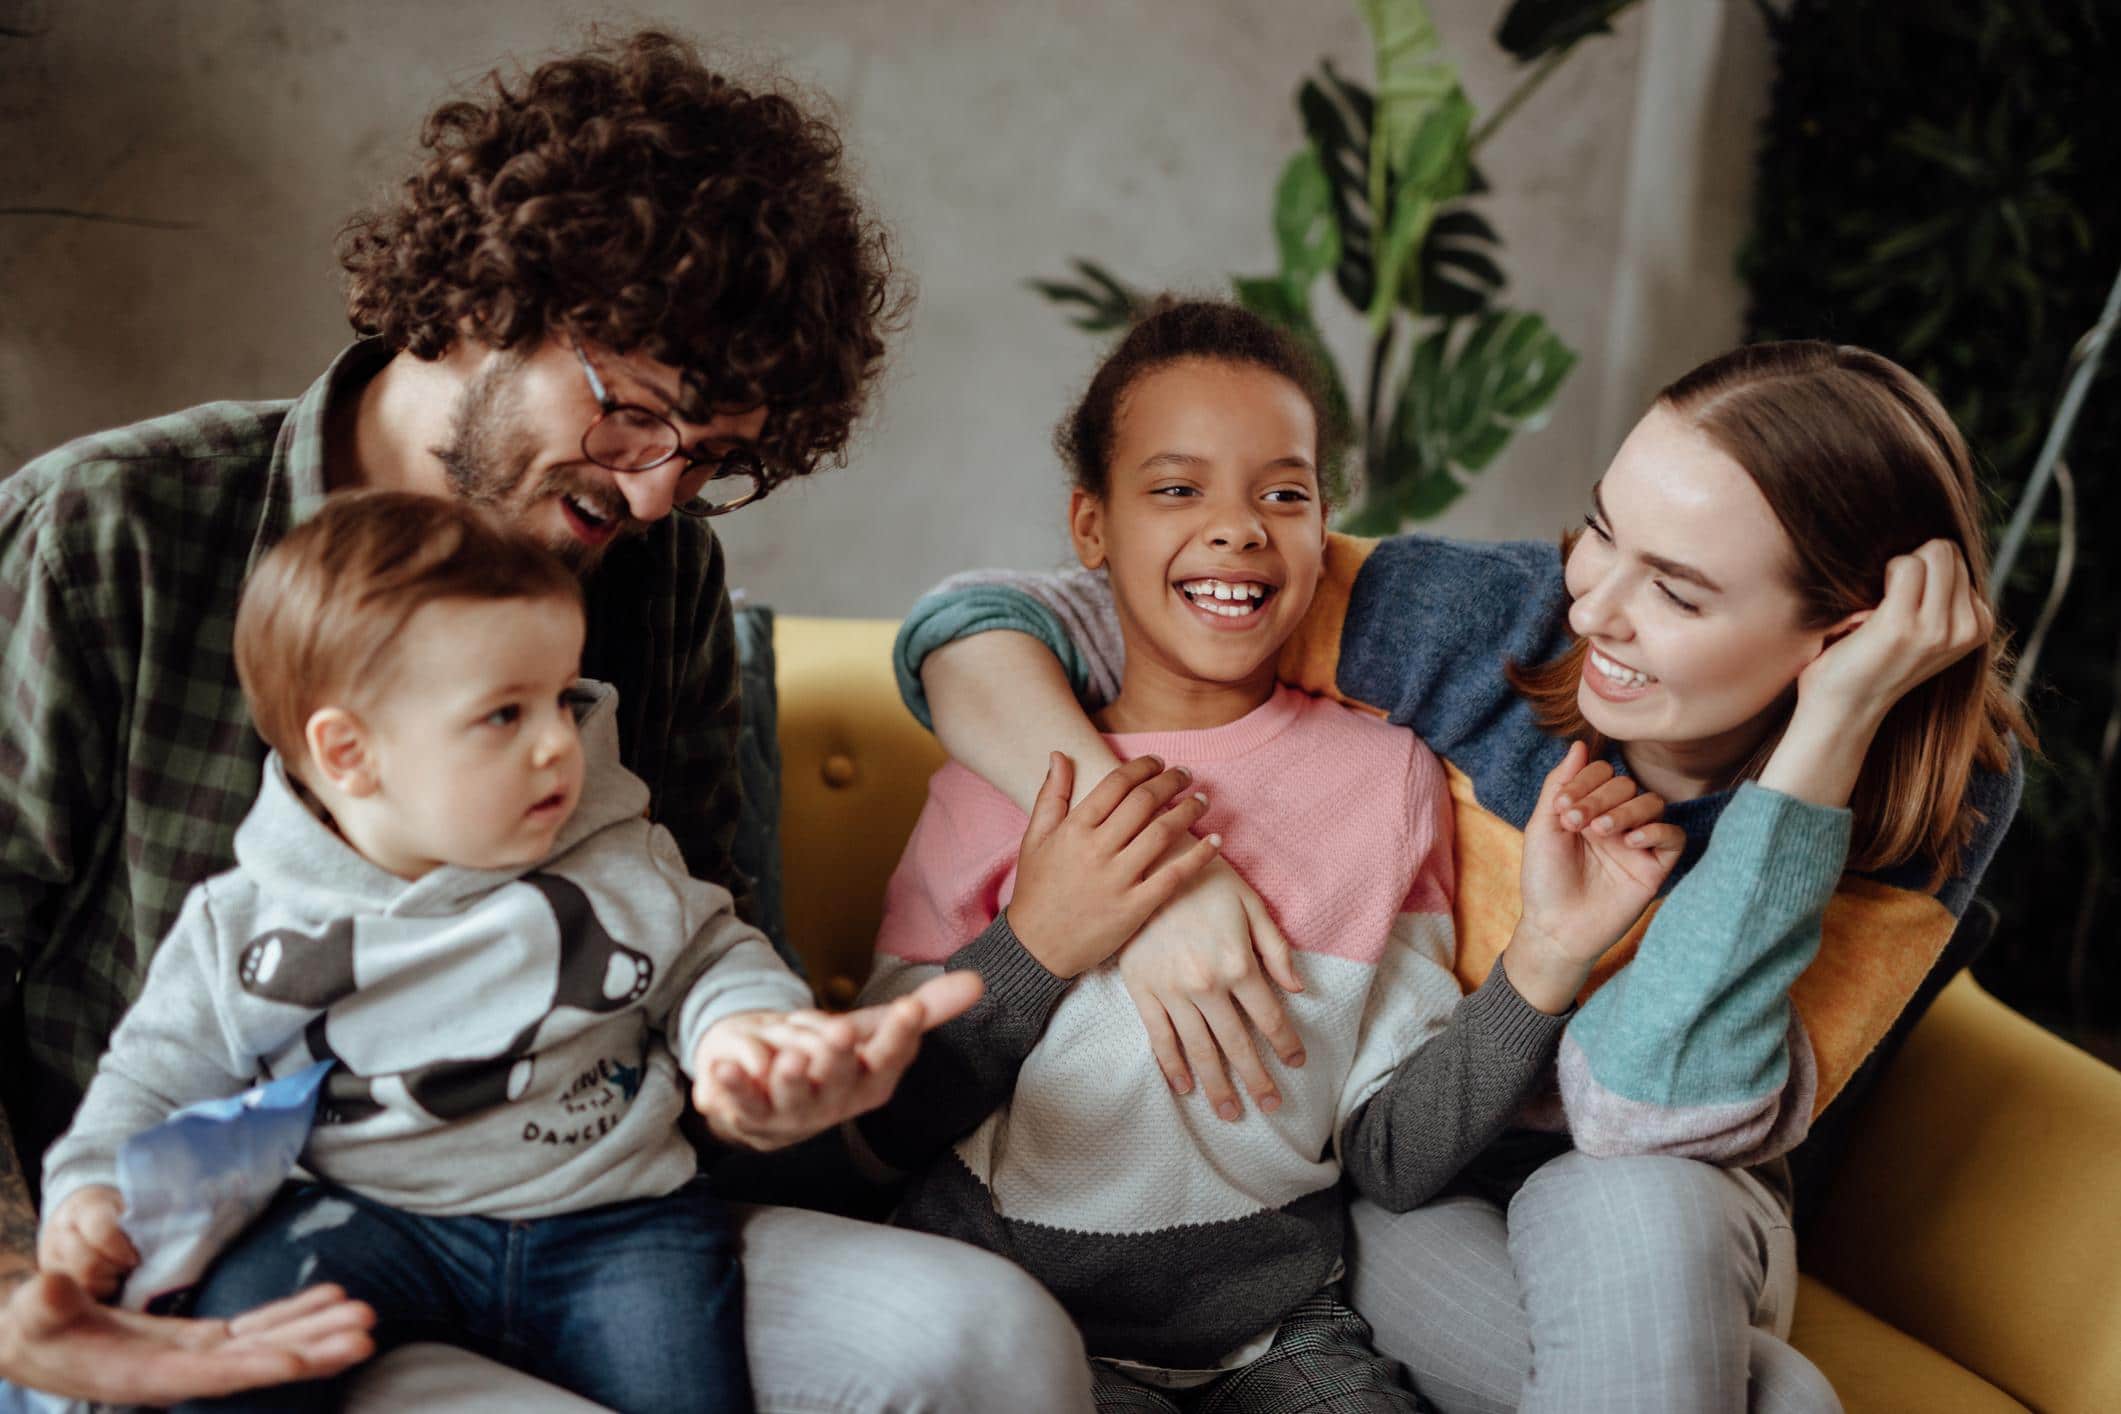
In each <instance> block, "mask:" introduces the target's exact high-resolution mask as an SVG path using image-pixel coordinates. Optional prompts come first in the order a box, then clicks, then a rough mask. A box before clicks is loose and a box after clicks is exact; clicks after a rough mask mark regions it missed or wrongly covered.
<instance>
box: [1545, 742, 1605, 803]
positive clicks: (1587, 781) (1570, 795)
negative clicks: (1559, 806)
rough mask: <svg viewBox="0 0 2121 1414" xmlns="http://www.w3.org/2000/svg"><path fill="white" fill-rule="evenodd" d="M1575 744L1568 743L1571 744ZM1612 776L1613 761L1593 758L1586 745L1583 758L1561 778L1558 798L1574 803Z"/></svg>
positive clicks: (1572, 743) (1564, 758) (1565, 758)
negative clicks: (1571, 770) (1572, 769)
mask: <svg viewBox="0 0 2121 1414" xmlns="http://www.w3.org/2000/svg"><path fill="white" fill-rule="evenodd" d="M1575 744H1576V743H1574V742H1571V743H1570V745H1572V746H1573V745H1575ZM1562 760H1563V761H1567V760H1568V758H1567V757H1563V758H1562ZM1613 776H1614V771H1613V763H1612V762H1610V761H1607V760H1605V759H1603V758H1599V759H1597V760H1593V759H1592V757H1591V749H1590V748H1589V747H1588V746H1586V747H1584V749H1583V759H1582V760H1581V761H1579V762H1578V763H1577V765H1576V769H1575V770H1574V771H1573V772H1570V773H1569V774H1567V775H1564V776H1563V777H1562V778H1561V797H1560V799H1561V801H1565V802H1568V803H1569V804H1574V803H1575V802H1576V801H1579V800H1581V799H1583V798H1584V797H1585V796H1586V795H1589V794H1590V793H1591V792H1592V791H1594V790H1597V789H1598V788H1599V787H1600V786H1602V785H1604V784H1605V783H1606V782H1607V781H1610V780H1611V779H1613ZM1557 803H1558V802H1557Z"/></svg>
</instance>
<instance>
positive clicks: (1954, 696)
mask: <svg viewBox="0 0 2121 1414" xmlns="http://www.w3.org/2000/svg"><path fill="white" fill-rule="evenodd" d="M1657 403H1658V405H1659V406H1661V407H1663V408H1664V409H1666V410H1667V411H1668V412H1671V413H1674V414H1676V415H1677V416H1678V417H1680V418H1682V419H1683V420H1685V422H1686V423H1687V424H1688V425H1689V426H1691V427H1693V428H1694V429H1695V430H1696V431H1698V432H1700V433H1702V434H1703V435H1704V436H1706V437H1707V438H1708V439H1709V441H1710V442H1712V443H1714V444H1715V446H1716V447H1717V449H1718V450H1720V451H1722V452H1723V453H1724V454H1725V455H1726V456H1728V457H1730V458H1731V460H1733V461H1735V462H1737V463H1738V465H1739V466H1741V467H1743V468H1744V469H1745V471H1746V474H1747V475H1749V476H1751V477H1752V478H1753V482H1754V484H1755V485H1757V486H1758V487H1759V488H1760V491H1761V494H1762V495H1764V496H1765V497H1766V498H1767V503H1768V506H1769V508H1770V509H1772V510H1773V511H1774V513H1775V518H1776V519H1777V520H1778V521H1780V522H1781V523H1782V528H1783V530H1784V532H1785V533H1787V534H1788V536H1789V539H1790V547H1791V550H1792V552H1793V554H1792V564H1791V570H1790V575H1791V582H1792V588H1794V589H1795V590H1796V592H1797V596H1798V599H1799V602H1800V604H1801V609H1800V612H1801V614H1802V615H1803V622H1804V624H1805V626H1806V627H1808V628H1819V627H1824V626H1826V625H1828V624H1831V623H1835V622H1837V621H1838V620H1840V619H1842V618H1843V617H1845V616H1847V615H1848V614H1851V613H1854V612H1855V611H1857V610H1859V609H1868V608H1872V607H1875V606H1876V605H1877V603H1878V602H1879V599H1880V597H1881V596H1882V595H1883V593H1884V588H1885V565H1886V561H1888V560H1890V559H1892V558H1893V557H1894V556H1896V555H1904V554H1908V553H1910V552H1912V551H1914V550H1915V549H1917V548H1919V547H1920V546H1921V545H1922V544H1923V543H1924V542H1926V541H1929V540H1934V539H1940V538H1941V539H1947V540H1950V541H1952V542H1954V543H1955V544H1957V545H1958V546H1959V548H1960V550H1961V551H1962V552H1963V553H1964V554H1965V556H1966V564H1967V568H1968V570H1969V571H1970V572H1971V573H1972V577H1973V587H1974V592H1975V593H1977V594H1980V595H1983V596H1984V597H1985V596H1986V595H1987V592H1988V543H1987V537H1986V535H1985V534H1984V533H1983V531H1982V521H1981V516H1980V511H1979V499H1978V493H1977V491H1976V489H1975V485H1974V468H1973V460H1972V458H1971V457H1970V456H1969V455H1968V453H1967V449H1966V441H1965V439H1964V438H1962V437H1961V436H1960V435H1959V429H1958V428H1957V427H1955V426H1954V425H1953V423H1952V419H1951V415H1950V414H1949V413H1947V412H1946V411H1945V410H1944V405H1943V404H1942V403H1940V402H1938V401H1937V398H1936V395H1935V394H1933V393H1931V392H1930V390H1929V389H1928V388H1926V387H1924V386H1923V385H1922V382H1921V380H1919V379H1917V378H1916V377H1915V376H1914V375H1913V374H1911V373H1909V372H1908V371H1907V370H1906V369H1904V368H1902V367H1900V365H1898V364H1896V363H1894V362H1893V361H1892V360H1890V359H1887V358H1883V357H1880V356H1879V355H1877V354H1874V353H1871V352H1869V351H1867V350H1864V349H1859V348H1853V347H1850V346H1848V345H1834V344H1828V343H1820V342H1816V341H1810V340H1803V341H1791V342H1787V343H1768V344H1753V345H1750V346H1748V347H1745V348H1740V349H1734V350H1733V351H1731V352H1730V353H1727V354H1724V355H1722V356H1721V357H1718V358H1713V359H1710V360H1709V361H1708V362H1707V363H1704V364H1702V365H1701V366H1700V367H1699V368H1696V369H1695V370H1694V371H1693V372H1691V373H1689V374H1687V375H1686V376H1685V377H1683V378H1681V379H1679V381H1678V382H1676V383H1673V384H1672V385H1671V386H1670V387H1668V388H1666V389H1665V390H1664V391H1663V392H1661V393H1659V394H1658V395H1657ZM1567 545H1568V542H1564V546H1563V553H1564V554H1566V553H1567ZM1585 649H1586V645H1585V643H1584V642H1583V641H1582V640H1581V639H1578V640H1577V641H1576V643H1575V644H1574V645H1572V646H1571V647H1570V648H1569V650H1568V651H1567V652H1566V653H1564V654H1562V655H1561V656H1560V657H1558V658H1556V659H1554V660H1553V661H1552V662H1549V663H1545V664H1541V665H1540V666H1538V667H1532V668H1526V667H1520V666H1518V665H1516V664H1512V665H1511V666H1510V668H1509V670H1508V671H1509V675H1510V681H1511V682H1512V683H1513V684H1514V685H1515V686H1516V687H1517V689H1518V691H1519V692H1521V693H1522V694H1524V696H1525V697H1526V698H1527V699H1528V700H1529V701H1530V702H1531V704H1532V708H1533V711H1534V713H1535V715H1536V716H1537V717H1538V719H1539V723H1540V725H1541V726H1542V727H1544V728H1546V729H1547V730H1548V731H1550V732H1553V733H1555V734H1557V735H1561V736H1583V737H1589V738H1592V739H1593V745H1594V746H1596V747H1602V745H1603V743H1602V742H1599V741H1597V740H1596V738H1597V736H1598V734H1597V733H1596V732H1595V731H1593V730H1592V729H1591V727H1590V724H1589V723H1587V722H1586V721H1585V720H1584V718H1583V715H1582V713H1581V711H1580V710H1579V709H1578V707H1577V696H1576V694H1577V687H1578V684H1579V683H1580V682H1581V681H1582V677H1583V660H1584V653H1585ZM2009 661H2010V653H2009V647H2008V642H2007V637H2006V635H2005V634H2004V632H2003V630H2002V629H2001V628H2000V627H1999V628H1998V629H1997V630H1996V631H1995V632H1994V633H1993V634H1992V635H1991V636H1990V639H1989V641H1988V642H1987V643H1984V644H1982V645H1981V646H1980V647H1979V648H1977V649H1975V650H1974V651H1973V652H1971V653H1969V654H1967V655H1966V656H1965V657H1964V658H1962V659H1960V660H1959V661H1958V662H1956V663H1954V664H1952V665H1951V666H1950V667H1948V668H1946V669H1945V670H1944V671H1943V672H1940V673H1938V674H1937V675H1936V676H1934V677H1932V678H1930V679H1929V680H1928V681H1926V682H1923V683H1920V684H1917V685H1916V686H1915V687H1914V688H1912V689H1910V690H1909V691H1908V693H1907V695H1906V696H1904V697H1902V698H1901V699H1900V701H1899V702H1898V703H1896V704H1895V705H1894V707H1893V708H1892V710H1891V711H1890V712H1889V713H1888V714H1887V716H1886V718H1885V721H1884V723H1883V725H1881V726H1880V727H1879V729H1878V735H1877V738H1876V739H1875V740H1874V741H1873V742H1872V744H1871V749H1870V752H1869V754H1868V755H1867V756H1865V758H1864V762H1863V770H1862V772H1861V774H1860V775H1859V776H1858V777H1857V781H1856V789H1855V793H1854V795H1853V796H1852V798H1851V799H1850V802H1849V805H1850V808H1851V810H1852V811H1853V813H1854V816H1855V821H1854V834H1853V837H1852V838H1851V840H1850V843H1849V867H1850V868H1852V869H1862V870H1875V869H1886V868H1891V867H1893V866H1896V865H1900V864H1904V863H1906V862H1908V861H1909V860H1912V859H1921V860H1924V861H1926V862H1927V863H1928V864H1929V865H1930V867H1931V882H1932V885H1933V886H1934V885H1935V884H1936V883H1939V882H1941V881H1942V880H1943V879H1944V878H1945V877H1947V876H1948V875H1949V874H1950V873H1951V872H1952V869H1953V867H1954V865H1955V864H1956V863H1957V861H1958V858H1959V855H1960V852H1961V850H1962V849H1964V847H1965V845H1966V843H1967V841H1968V839H1969V838H1971V836H1972V834H1973V830H1974V827H1975V824H1976V823H1977V822H1976V820H1975V819H1974V817H1973V813H1972V812H1971V811H1969V810H1967V809H1966V808H1965V803H1966V797H1967V789H1968V785H1969V783H1970V781H1971V779H1972V776H1973V770H1974V766H1975V764H1976V763H1979V764H1980V765H1981V766H1982V767H1983V768H1984V769H1987V770H1991V771H2004V770H2007V769H2008V768H2009V764H2010V757H2009V745H2008V742H2009V738H2010V737H2011V736H2016V737H2017V738H2018V739H2019V741H2021V742H2023V743H2024V744H2025V745H2026V747H2027V748H2028V749H2035V748H2037V745H2038V743H2037V741H2036V740H2035V738H2034V736H2033V733H2032V728H2031V726H2030V724H2029V723H2028V722H2027V720H2026V717H2025V714H2024V713H2023V712H2022V711H2021V710H2020V708H2019V706H2018V704H2017V703H2015V702H2014V701H2012V700H2011V696H2010V691H2009V688H2008V686H2007V682H2008V667H2009ZM1794 703H1795V694H1794V693H1793V694H1791V696H1790V700H1789V703H1788V704H1786V705H1785V706H1784V708H1783V715H1782V717H1781V720H1779V721H1777V722H1776V723H1775V725H1774V727H1773V728H1772V730H1770V731H1769V732H1768V734H1767V737H1766V739H1765V740H1763V741H1762V742H1761V744H1760V746H1759V748H1758V749H1757V750H1756V751H1755V752H1754V753H1753V755H1752V757H1751V758H1750V759H1749V760H1747V761H1746V762H1745V763H1744V764H1743V765H1742V766H1741V767H1740V768H1739V770H1738V772H1737V776H1736V778H1735V779H1736V780H1746V779H1749V778H1751V777H1753V776H1757V775H1758V774H1759V773H1760V771H1761V769H1762V768H1763V767H1765V766H1766V765H1767V761H1768V757H1769V756H1770V755H1772V754H1773V752H1774V749H1775V744H1776V743H1777V742H1778V741H1779V740H1780V739H1781V736H1782V730H1783V728H1784V727H1785V726H1787V725H1788V722H1789V716H1788V713H1789V710H1790V708H1791V707H1792V706H1794Z"/></svg>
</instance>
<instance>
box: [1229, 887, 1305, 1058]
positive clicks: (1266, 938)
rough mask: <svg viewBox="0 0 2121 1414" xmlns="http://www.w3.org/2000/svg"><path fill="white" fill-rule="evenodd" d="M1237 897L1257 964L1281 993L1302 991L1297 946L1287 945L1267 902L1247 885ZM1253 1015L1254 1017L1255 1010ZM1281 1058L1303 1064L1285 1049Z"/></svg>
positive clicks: (1302, 985)
mask: <svg viewBox="0 0 2121 1414" xmlns="http://www.w3.org/2000/svg"><path fill="white" fill-rule="evenodd" d="M1239 898H1240V901H1241V902H1242V903H1243V904H1244V907H1245V922H1247V923H1248V924H1250V925H1251V928H1252V951H1253V952H1255V953H1258V954H1259V964H1260V966H1262V967H1264V968H1266V969H1267V975H1268V976H1269V977H1271V978H1273V979H1274V985H1275V986H1277V987H1279V988H1281V989H1282V990H1283V991H1284V992H1301V991H1302V990H1303V989H1304V979H1303V978H1302V977H1300V976H1299V975H1297V971H1296V949H1294V948H1292V947H1290V946H1289V940H1288V939H1287V938H1285V937H1283V936H1282V931H1281V925H1280V924H1279V923H1276V922H1275V921H1274V915H1273V913H1271V912H1270V911H1269V910H1268V908H1267V901H1266V900H1265V899H1263V898H1261V897H1260V896H1259V895H1258V894H1256V893H1253V892H1252V891H1251V890H1250V889H1249V888H1248V889H1244V890H1242V891H1241V892H1240V894H1239ZM1277 1005H1279V1003H1277ZM1254 1016H1255V1019H1257V1013H1255V1014H1254ZM1267 1034H1268V1039H1270V1040H1272V1039H1273V1032H1271V1031H1269V1032H1268V1033H1267ZM1289 1034H1290V1038H1291V1039H1292V1040H1293V1039H1294V1038H1295V1032H1294V1031H1291V1032H1290V1033H1289ZM1300 1045H1301V1043H1299V1046H1300ZM1275 1049H1276V1050H1278V1051H1279V1050H1281V1043H1280V1042H1279V1041H1275ZM1281 1058H1282V1059H1283V1060H1285V1061H1288V1062H1289V1063H1290V1064H1291V1065H1302V1064H1303V1057H1302V1056H1301V1055H1300V1054H1299V1055H1298V1056H1297V1057H1296V1058H1295V1059H1293V1060H1292V1059H1290V1056H1289V1053H1288V1052H1287V1051H1282V1052H1281Z"/></svg>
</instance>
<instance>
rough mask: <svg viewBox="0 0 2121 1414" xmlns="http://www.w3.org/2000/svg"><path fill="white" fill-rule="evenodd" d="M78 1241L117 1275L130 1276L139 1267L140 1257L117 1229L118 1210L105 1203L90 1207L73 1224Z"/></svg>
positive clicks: (128, 1239) (121, 1231) (128, 1240)
mask: <svg viewBox="0 0 2121 1414" xmlns="http://www.w3.org/2000/svg"><path fill="white" fill-rule="evenodd" d="M75 1227H76V1229H77V1230H78V1231H79V1232H80V1234H81V1240H82V1241H83V1242H85V1243H87V1244H88V1246H89V1248H90V1250H92V1251H93V1252H95V1254H96V1255H97V1256H98V1257H100V1258H102V1259H103V1261H105V1262H106V1263H108V1264H109V1265H110V1266H111V1268H112V1269H113V1270H115V1271H119V1272H129V1271H131V1270H132V1269H133V1268H134V1267H137V1266H139V1265H140V1254H139V1252H138V1251H136V1250H135V1249H134V1247H133V1244H132V1239H131V1238H129V1237H127V1236H126V1235H125V1229H123V1228H121V1227H119V1226H118V1210H117V1209H116V1208H113V1207H111V1206H109V1205H108V1204H104V1203H96V1204H92V1205H91V1206H90V1207H89V1208H88V1209H87V1210H86V1211H84V1212H83V1213H82V1214H81V1215H80V1217H79V1218H78V1219H77V1220H76V1222H75Z"/></svg>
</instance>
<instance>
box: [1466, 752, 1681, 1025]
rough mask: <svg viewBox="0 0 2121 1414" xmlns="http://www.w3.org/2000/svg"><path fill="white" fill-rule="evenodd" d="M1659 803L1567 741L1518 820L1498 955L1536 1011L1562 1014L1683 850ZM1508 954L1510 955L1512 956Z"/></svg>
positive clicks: (1645, 905)
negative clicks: (1512, 913) (1513, 904)
mask: <svg viewBox="0 0 2121 1414" xmlns="http://www.w3.org/2000/svg"><path fill="white" fill-rule="evenodd" d="M1663 811H1664V801H1663V800H1662V799H1661V798H1660V797H1658V796H1657V795H1655V794H1654V793H1645V792H1642V791H1641V790H1640V788H1639V787H1638V786H1637V785H1636V783H1635V782H1634V781H1633V780H1631V779H1629V778H1628V777H1626V776H1622V775H1619V774H1617V773H1616V772H1615V771H1614V770H1613V768H1612V766H1611V765H1609V764H1608V763H1606V762H1604V761H1592V760H1591V759H1590V751H1589V749H1588V748H1586V747H1585V746H1584V744H1583V743H1582V742H1580V741H1575V742H1570V743H1569V749H1568V753H1567V754H1566V755H1564V756H1563V757H1562V758H1561V762H1560V764H1559V765H1557V766H1555V767H1554V769H1553V770H1551V771H1549V772H1547V777H1546V780H1545V781H1544V782H1543V783H1542V784H1541V786H1540V791H1539V803H1538V804H1537V805H1535V806H1533V808H1532V815H1531V818H1530V819H1529V820H1527V821H1526V822H1525V832H1524V865H1523V868H1522V870H1521V873H1520V887H1521V889H1522V892H1523V904H1524V909H1523V913H1522V914H1521V915H1520V917H1519V920H1518V926H1517V931H1516V932H1515V933H1513V934H1512V935H1511V938H1510V943H1509V946H1508V947H1507V948H1506V949H1504V952H1503V965H1504V969H1505V971H1506V972H1507V973H1508V974H1509V977H1510V982H1511V985H1513V986H1515V987H1516V988H1517V991H1518V993H1519V994H1520V995H1522V996H1523V997H1524V998H1525V1000H1526V1001H1529V1002H1531V1003H1532V1005H1534V1006H1536V1007H1538V1008H1539V1009H1540V1010H1542V1011H1546V1012H1551V1013H1555V1014H1559V1013H1560V1012H1563V1011H1566V1010H1567V1009H1568V1007H1569V1004H1570V1002H1571V1001H1572V1000H1573V998H1574V997H1575V995H1576V993H1577V992H1578V991H1579V990H1581V989H1582V986H1583V983H1584V981H1585V979H1587V978H1588V977H1589V976H1590V971H1591V965H1592V964H1593V963H1595V962H1597V961H1598V959H1599V958H1600V957H1601V956H1603V955H1604V953H1605V951H1606V949H1608V948H1610V947H1612V946H1613V944H1614V943H1616V942H1618V941H1620V939H1621V937H1622V936H1623V935H1624V934H1625V933H1626V932H1627V931H1628V929H1629V928H1631V927H1633V926H1634V923H1635V920H1636V919H1637V918H1639V917H1640V916H1641V915H1642V911H1643V909H1645V908H1647V907H1649V904H1650V900H1652V899H1654V898H1656V897H1657V890H1658V887H1659V886H1660V885H1662V884H1663V883H1664V879H1665V876H1666V875H1667V874H1669V873H1671V871H1672V866H1673V865H1674V864H1675V863H1677V862H1678V860H1679V854H1680V851H1681V850H1682V849H1684V848H1685V847H1686V835H1685V833H1684V832H1683V831H1681V830H1680V828H1679V827H1678V826H1677V825H1673V824H1669V823H1666V822H1664V821H1663V820H1661V819H1660V818H1659V817H1660V816H1661V815H1662V814H1663ZM1513 954H1514V955H1515V956H1514V957H1513V956H1512V955H1513Z"/></svg>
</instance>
